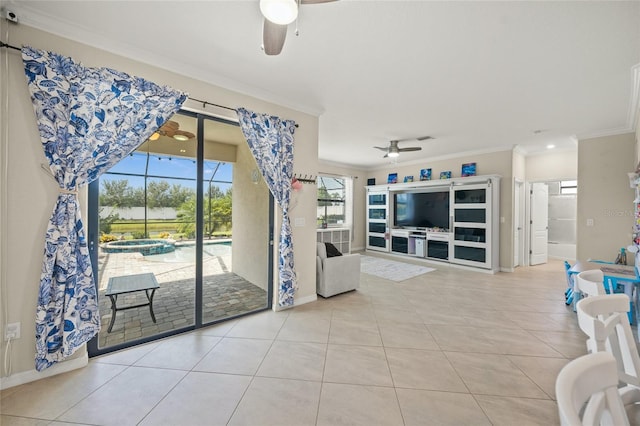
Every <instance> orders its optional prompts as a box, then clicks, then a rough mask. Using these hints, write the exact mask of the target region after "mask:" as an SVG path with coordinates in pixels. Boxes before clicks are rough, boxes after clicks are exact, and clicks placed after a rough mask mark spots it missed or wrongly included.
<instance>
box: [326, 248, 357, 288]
mask: <svg viewBox="0 0 640 426" xmlns="http://www.w3.org/2000/svg"><path fill="white" fill-rule="evenodd" d="M316 247H317V248H316V291H317V293H318V294H319V295H320V296H322V297H330V296H334V295H336V294H340V293H344V292H346V291H351V290H355V289H356V288H358V287H359V286H360V255H359V254H343V255H342V256H333V257H328V256H327V248H326V246H325V244H324V243H317V245H316Z"/></svg>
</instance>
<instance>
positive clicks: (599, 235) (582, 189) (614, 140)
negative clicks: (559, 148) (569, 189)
mask: <svg viewBox="0 0 640 426" xmlns="http://www.w3.org/2000/svg"><path fill="white" fill-rule="evenodd" d="M635 166H636V164H635V140H634V134H633V133H628V134H624V135H617V136H607V137H601V138H594V139H585V140H580V141H579V142H578V216H577V220H578V224H577V246H578V247H577V258H578V260H581V259H588V258H593V259H609V260H614V259H615V256H616V254H617V253H618V252H619V251H620V248H621V247H627V246H628V245H629V244H631V239H632V236H631V233H632V229H633V228H632V227H633V221H634V207H633V199H634V198H635V194H634V190H633V189H632V188H631V187H630V186H629V178H628V176H627V173H628V172H632V171H633V170H635ZM587 219H592V220H593V226H587Z"/></svg>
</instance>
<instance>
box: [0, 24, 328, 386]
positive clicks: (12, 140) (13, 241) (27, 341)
mask: <svg viewBox="0 0 640 426" xmlns="http://www.w3.org/2000/svg"><path fill="white" fill-rule="evenodd" d="M0 22H4V20H2V19H0ZM7 41H9V42H10V43H11V44H14V45H18V46H19V45H31V46H34V47H37V48H40V49H44V50H51V51H55V52H57V53H60V54H63V55H67V56H71V57H72V58H74V59H75V60H78V61H80V62H82V63H83V64H84V65H86V66H92V67H101V66H109V67H112V68H115V69H118V70H121V71H124V72H127V73H130V74H132V75H138V76H141V77H144V78H147V79H149V80H151V81H154V82H156V83H158V84H165V85H169V86H172V87H175V88H176V89H181V90H184V91H186V92H188V93H190V94H191V95H192V96H193V97H194V98H197V99H203V100H207V101H210V102H215V103H217V104H220V105H226V106H230V107H237V106H244V107H246V108H248V109H252V110H255V111H259V112H266V113H269V114H273V115H278V116H280V117H283V118H287V119H293V120H295V121H296V122H297V123H298V124H299V125H300V127H299V128H298V129H297V131H296V134H295V141H296V142H295V153H294V155H295V162H294V169H295V170H296V171H297V172H303V173H314V174H315V173H316V172H317V152H318V118H317V117H314V116H311V115H308V114H305V113H301V112H298V111H295V110H292V109H290V108H285V107H281V106H278V105H275V104H272V103H269V102H265V101H262V100H259V99H256V98H253V97H250V96H247V95H243V94H239V93H236V92H232V91H229V90H226V89H223V88H220V87H217V86H213V85H210V84H206V83H204V82H202V81H198V80H195V79H192V78H188V77H184V76H180V75H178V74H175V73H171V72H168V71H166V70H162V69H159V68H156V67H152V66H149V65H146V64H142V63H139V62H136V61H134V60H132V59H128V58H125V57H121V56H117V55H114V54H111V53H108V52H105V51H102V50H99V49H96V48H92V47H89V46H86V45H83V44H80V43H76V42H73V41H70V40H67V39H63V38H61V37H57V36H54V35H52V34H48V33H44V32H42V31H39V30H36V29H33V28H30V27H27V26H24V25H20V26H15V25H12V26H10V28H9V38H8V40H7ZM0 55H2V56H1V57H0V63H1V64H4V60H5V57H6V58H7V59H8V62H9V69H8V72H7V71H6V70H4V69H3V70H2V73H1V74H2V78H1V79H0V81H2V87H0V88H1V89H2V90H1V91H2V92H3V93H7V94H8V98H9V109H8V111H6V110H4V103H3V104H2V108H3V109H2V116H3V120H4V121H3V128H2V130H3V131H2V133H1V134H2V146H3V147H7V148H6V151H7V153H6V156H7V158H4V159H3V161H2V162H0V168H1V170H0V176H3V179H2V181H3V183H2V185H3V187H2V188H3V191H4V192H5V193H6V202H5V203H3V204H2V211H0V217H2V218H3V222H2V224H3V228H2V229H1V230H0V234H1V235H2V240H3V244H4V245H3V247H4V249H3V252H2V260H3V265H2V266H3V267H2V276H1V279H2V281H1V282H0V288H1V290H2V311H3V314H4V313H5V312H6V319H7V320H8V321H9V322H20V323H21V324H22V337H21V339H19V340H16V341H15V342H13V345H12V350H11V360H12V364H13V373H14V374H18V375H20V374H21V373H25V374H26V375H23V376H21V377H26V376H29V377H32V378H33V377H36V378H38V377H42V376H43V375H42V374H39V373H35V370H34V356H35V350H34V341H35V331H34V328H35V320H34V318H35V305H36V300H37V294H38V284H39V281H40V269H41V262H42V253H43V244H44V234H45V228H46V223H47V220H48V219H49V216H50V214H51V211H52V208H53V206H54V202H55V199H56V197H57V185H56V184H55V182H54V181H53V180H52V179H51V178H50V177H48V175H46V174H45V173H44V172H43V171H42V170H41V169H40V163H44V162H46V160H45V157H44V154H43V152H42V146H41V143H40V140H39V135H38V131H37V126H36V121H35V116H34V112H33V107H32V105H31V101H30V98H29V93H28V90H27V86H26V79H25V76H24V71H23V66H22V60H21V57H20V54H19V53H18V52H16V51H13V50H8V49H0ZM7 76H8V83H5V78H7ZM7 129H8V137H5V136H4V132H5V131H7ZM4 176H6V179H5V178H4ZM309 192H311V191H309ZM309 192H308V193H307V194H308V195H309V196H307V194H305V196H304V197H303V199H301V200H300V203H299V205H298V207H297V208H296V211H295V216H296V217H299V218H302V219H304V220H305V222H306V226H302V227H296V228H294V230H293V244H294V255H295V260H296V268H297V271H298V284H299V290H298V292H297V295H296V301H297V302H300V301H309V300H315V193H314V194H309ZM7 247H10V250H7V249H6V248H7ZM273 268H274V270H276V268H277V264H276V263H274V265H273ZM275 276H276V277H277V274H276V275H275ZM274 286H275V287H276V288H277V283H274ZM276 293H277V291H276ZM5 310H6V311H5ZM4 317H5V316H4V315H2V316H0V330H3V329H4V319H5V318H4ZM5 345H6V344H5V343H4V342H2V347H1V348H0V354H2V355H0V356H2V357H4V352H5ZM81 352H82V351H80V353H79V354H78V356H83V355H84V354H83V353H81ZM0 361H2V364H3V363H4V360H0ZM2 375H3V376H4V375H5V373H4V372H3V373H2ZM31 375H32V376H31ZM5 383H6V381H5Z"/></svg>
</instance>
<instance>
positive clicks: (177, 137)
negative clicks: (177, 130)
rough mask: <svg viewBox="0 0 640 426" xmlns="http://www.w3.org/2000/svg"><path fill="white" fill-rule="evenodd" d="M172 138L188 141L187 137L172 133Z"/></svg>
mask: <svg viewBox="0 0 640 426" xmlns="http://www.w3.org/2000/svg"><path fill="white" fill-rule="evenodd" d="M173 138H174V139H175V140H177V141H188V140H189V137H188V136H185V135H173Z"/></svg>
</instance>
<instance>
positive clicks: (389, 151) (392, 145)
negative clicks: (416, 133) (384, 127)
mask: <svg viewBox="0 0 640 426" xmlns="http://www.w3.org/2000/svg"><path fill="white" fill-rule="evenodd" d="M428 139H433V138H432V137H431V136H420V137H417V138H407V139H396V140H392V141H389V146H387V147H380V146H374V148H377V149H379V150H381V151H385V152H386V154H384V157H383V158H387V157H392V158H393V157H397V156H398V155H400V153H401V152H409V151H420V150H421V149H422V147H420V146H408V147H406V148H400V147H399V146H398V142H407V141H426V140H428Z"/></svg>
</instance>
